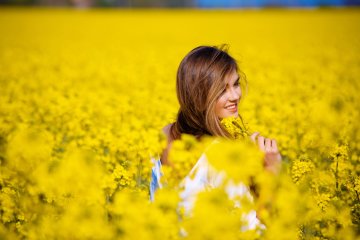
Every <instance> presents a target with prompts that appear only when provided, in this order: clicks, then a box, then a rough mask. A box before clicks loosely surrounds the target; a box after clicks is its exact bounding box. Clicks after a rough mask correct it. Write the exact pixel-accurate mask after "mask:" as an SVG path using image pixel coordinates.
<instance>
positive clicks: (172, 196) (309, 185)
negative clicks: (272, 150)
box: [0, 8, 360, 239]
mask: <svg viewBox="0 0 360 240" xmlns="http://www.w3.org/2000/svg"><path fill="white" fill-rule="evenodd" d="M359 22H360V10H359V9H346V8H344V9H308V10H305V9H304V10H296V9H291V10H280V9H268V10H208V11H206V10H182V9H177V10H160V9H152V10H151V9H149V10H145V9H139V10H133V9H129V10H112V9H92V10H76V9H63V8H59V9H50V8H28V9H26V8H1V9H0V36H1V37H0V223H1V224H0V239H160V238H161V239H357V238H359V236H360V199H359V198H360V196H359V194H360V165H359V162H360V156H359V154H360V133H359V119H360V116H359V110H360V94H359V90H360V88H359V86H360V54H359V53H360V25H359V24H358V23H359ZM224 43H225V44H229V46H230V48H229V53H230V54H231V55H232V56H234V57H235V58H236V59H237V60H238V63H239V66H240V69H241V70H242V71H243V72H244V73H245V74H246V77H247V81H248V85H247V89H248V91H247V93H246V94H245V95H244V96H243V97H242V99H241V104H240V107H239V112H240V114H241V115H242V117H243V119H244V121H245V123H246V126H247V127H248V128H249V131H250V132H253V131H259V132H260V133H261V134H262V135H263V136H266V137H270V138H275V139H277V142H278V145H279V147H280V152H281V154H282V156H283V169H282V172H281V174H280V175H279V176H271V175H269V174H266V173H264V172H263V171H261V169H260V168H261V164H260V161H261V156H260V155H259V152H257V150H256V149H253V147H252V146H250V145H248V143H246V142H241V141H239V142H236V143H235V142H224V143H221V145H219V146H218V148H217V149H216V148H215V149H213V150H212V152H211V154H209V156H210V157H209V159H210V160H211V161H213V164H214V166H216V167H218V168H219V169H222V170H224V171H226V172H227V173H228V175H229V176H230V177H231V178H232V180H233V181H235V182H238V181H242V182H245V183H247V184H252V183H255V185H256V186H257V191H258V194H259V195H258V198H256V197H255V199H256V200H255V201H254V202H249V201H247V200H246V199H237V200H238V201H240V202H241V205H242V207H241V208H235V207H234V204H233V202H231V201H229V199H228V198H227V196H226V194H225V191H224V189H223V188H219V189H214V190H209V191H206V192H203V193H201V194H200V196H199V198H198V200H197V202H196V205H195V208H194V212H193V216H187V215H185V214H182V213H181V211H179V209H178V205H177V203H178V201H179V194H178V193H179V189H177V187H176V186H177V184H178V183H179V181H180V180H181V179H182V178H183V177H184V176H186V174H187V173H188V172H189V170H190V169H191V167H192V166H193V164H194V163H195V162H196V159H197V157H198V156H199V153H201V152H202V151H203V150H204V147H205V145H206V143H205V142H206V141H204V142H196V141H195V140H194V139H193V138H191V137H190V136H184V138H183V140H182V141H178V142H176V143H174V149H173V152H172V153H171V157H172V159H173V161H174V162H175V167H174V168H173V169H164V171H165V176H164V177H165V178H164V179H165V180H166V181H165V180H164V181H165V182H166V183H167V186H169V187H164V188H163V189H161V190H158V191H157V193H156V200H155V201H154V202H153V203H151V202H150V201H149V180H150V172H151V167H152V163H151V162H150V158H151V157H152V156H156V155H157V154H159V153H160V152H161V149H162V148H163V147H164V146H165V144H166V141H165V136H164V135H162V133H161V129H162V127H163V126H165V125H166V124H168V123H170V122H172V121H174V120H175V117H176V113H177V110H178V106H179V105H178V102H177V98H176V92H175V80H176V70H177V67H178V65H179V63H180V61H181V59H182V58H183V57H184V56H185V55H186V54H187V53H188V52H189V51H190V50H191V49H193V48H195V47H197V46H200V45H220V44H224ZM236 149H240V150H241V152H242V154H241V155H239V156H238V157H237V158H236V159H235V160H236V161H237V162H239V165H236V164H235V165H236V166H234V163H237V162H236V161H235V162H234V161H233V160H234V159H231V157H229V156H234V152H236ZM194 160H195V161H194ZM237 173H240V174H237ZM249 179H252V181H249V182H247V180H249ZM165 182H164V183H165ZM249 209H257V213H258V217H259V219H261V221H262V223H263V224H264V226H265V228H262V229H257V230H252V231H243V230H241V229H242V225H243V224H244V223H243V222H242V221H241V218H240V216H241V215H242V214H243V213H244V212H245V211H247V210H249Z"/></svg>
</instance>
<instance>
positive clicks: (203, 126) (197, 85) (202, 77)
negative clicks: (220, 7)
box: [170, 44, 246, 140]
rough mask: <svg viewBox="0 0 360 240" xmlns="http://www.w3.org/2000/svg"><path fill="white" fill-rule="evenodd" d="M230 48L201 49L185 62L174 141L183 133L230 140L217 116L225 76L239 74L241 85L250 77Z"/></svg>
mask: <svg viewBox="0 0 360 240" xmlns="http://www.w3.org/2000/svg"><path fill="white" fill-rule="evenodd" d="M227 51H228V45H225V44H224V45H221V46H219V47H217V46H199V47H196V48H194V49H193V50H191V51H190V52H189V53H188V54H187V55H186V56H185V57H184V59H183V60H182V61H181V63H180V66H179V68H178V71H177V79H176V93H177V98H178V100H179V103H180V109H179V111H178V115H177V119H176V121H175V123H174V124H172V125H171V128H170V138H171V139H172V140H175V139H179V138H180V137H181V134H183V133H186V134H191V135H194V136H195V137H196V138H198V139H199V138H200V137H202V136H203V135H212V136H223V137H230V134H229V133H228V132H227V131H226V130H225V129H224V128H223V127H222V125H221V123H220V119H219V118H218V117H217V116H216V114H215V105H216V102H217V99H218V98H219V97H220V95H221V92H222V90H223V89H224V87H225V81H224V79H225V77H226V76H228V75H229V74H231V73H232V72H233V71H237V73H238V74H239V77H240V84H242V85H241V86H244V83H246V76H245V74H244V73H243V72H241V71H240V69H239V67H238V64H237V62H236V60H235V59H234V58H233V57H231V56H230V55H229V54H228V53H227Z"/></svg>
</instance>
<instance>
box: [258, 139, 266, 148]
mask: <svg viewBox="0 0 360 240" xmlns="http://www.w3.org/2000/svg"><path fill="white" fill-rule="evenodd" d="M258 145H259V148H260V150H261V151H264V152H265V143H264V137H263V136H259V137H258Z"/></svg>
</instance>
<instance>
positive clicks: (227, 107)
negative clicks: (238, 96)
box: [225, 103, 237, 112]
mask: <svg viewBox="0 0 360 240" xmlns="http://www.w3.org/2000/svg"><path fill="white" fill-rule="evenodd" d="M225 109H226V110H228V111H230V112H236V111H237V104H235V103H234V104H230V105H228V106H226V107H225Z"/></svg>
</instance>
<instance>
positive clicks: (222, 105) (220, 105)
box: [215, 96, 226, 116]
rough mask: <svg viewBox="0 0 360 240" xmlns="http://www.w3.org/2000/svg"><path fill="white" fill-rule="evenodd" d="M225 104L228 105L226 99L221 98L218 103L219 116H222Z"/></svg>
mask: <svg viewBox="0 0 360 240" xmlns="http://www.w3.org/2000/svg"><path fill="white" fill-rule="evenodd" d="M225 103H226V99H225V97H224V96H222V97H220V98H219V99H218V100H217V101H216V106H215V111H216V114H217V115H218V116H219V114H221V112H222V111H224V107H225Z"/></svg>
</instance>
